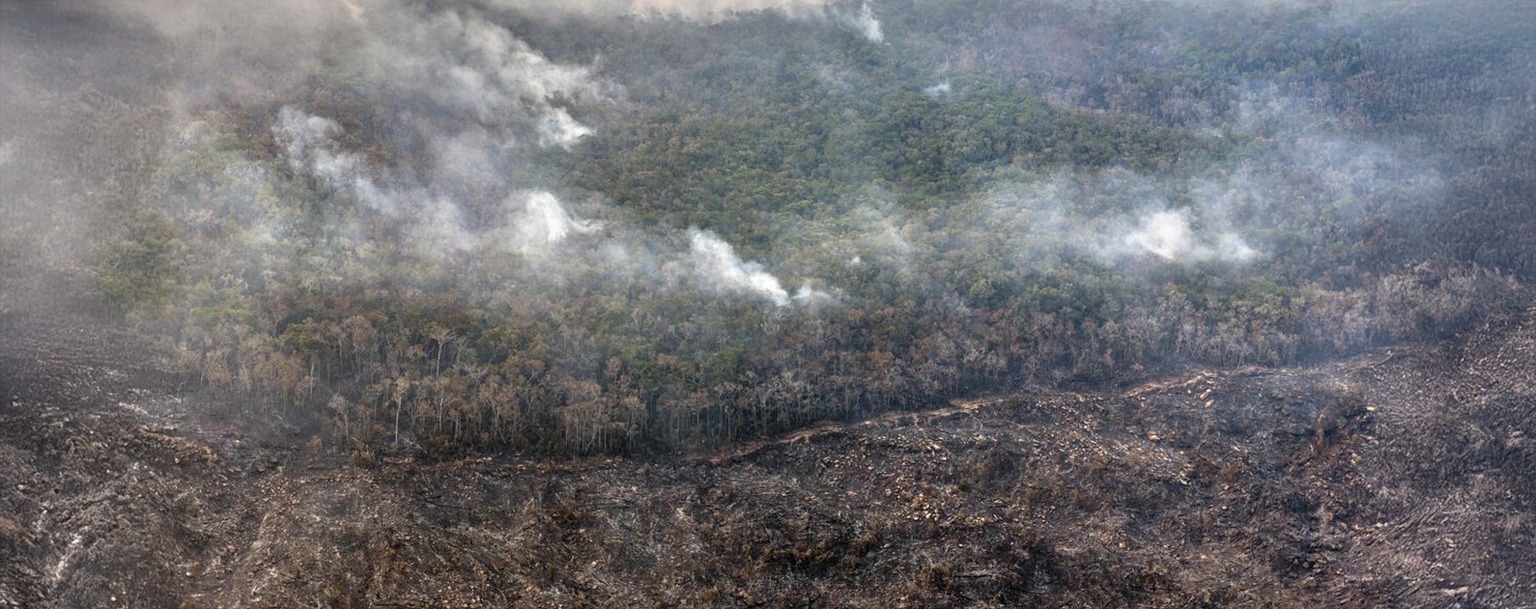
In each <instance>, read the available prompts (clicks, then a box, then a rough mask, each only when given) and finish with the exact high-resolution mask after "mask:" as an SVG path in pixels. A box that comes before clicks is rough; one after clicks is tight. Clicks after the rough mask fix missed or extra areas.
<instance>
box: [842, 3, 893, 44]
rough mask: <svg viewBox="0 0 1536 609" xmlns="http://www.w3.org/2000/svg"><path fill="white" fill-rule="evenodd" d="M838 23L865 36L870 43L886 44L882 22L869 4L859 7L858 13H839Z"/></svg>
mask: <svg viewBox="0 0 1536 609" xmlns="http://www.w3.org/2000/svg"><path fill="white" fill-rule="evenodd" d="M837 16H838V21H840V22H842V23H843V25H845V26H847V27H848V28H850V29H852V30H853V31H854V32H856V33H858V34H859V35H860V36H863V37H864V39H865V40H868V41H870V42H885V33H884V32H882V31H881V29H880V20H879V19H876V18H875V9H873V8H871V7H870V6H869V2H865V3H863V4H860V5H859V10H858V12H855V13H838V15H837Z"/></svg>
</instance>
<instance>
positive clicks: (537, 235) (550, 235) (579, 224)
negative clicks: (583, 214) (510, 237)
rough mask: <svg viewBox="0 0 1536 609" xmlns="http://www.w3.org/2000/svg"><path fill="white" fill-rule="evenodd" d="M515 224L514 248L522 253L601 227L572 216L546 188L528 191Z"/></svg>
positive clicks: (541, 251)
mask: <svg viewBox="0 0 1536 609" xmlns="http://www.w3.org/2000/svg"><path fill="white" fill-rule="evenodd" d="M515 226H516V233H517V247H518V249H519V250H521V251H522V252H523V254H525V255H531V254H541V253H544V252H547V251H549V248H550V247H551V246H553V245H554V244H556V243H559V242H561V241H563V240H565V238H566V237H567V236H569V235H571V234H572V233H576V234H588V233H591V232H594V231H597V230H598V229H601V228H602V225H601V224H600V223H597V222H591V221H586V220H580V219H577V218H575V217H572V216H571V214H570V213H569V212H567V211H565V207H564V206H562V205H561V204H560V200H559V199H557V198H555V195H553V194H551V193H549V192H545V191H538V192H531V193H527V195H526V201H525V202H524V207H523V211H522V213H521V214H520V215H519V216H518V218H517V220H516V223H515Z"/></svg>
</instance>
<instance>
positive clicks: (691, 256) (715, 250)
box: [688, 228, 833, 307]
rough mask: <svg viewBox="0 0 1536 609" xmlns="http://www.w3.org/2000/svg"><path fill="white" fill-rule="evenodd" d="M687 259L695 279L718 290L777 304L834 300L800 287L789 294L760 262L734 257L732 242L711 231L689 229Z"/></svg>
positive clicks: (820, 292)
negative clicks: (792, 293) (792, 294)
mask: <svg viewBox="0 0 1536 609" xmlns="http://www.w3.org/2000/svg"><path fill="white" fill-rule="evenodd" d="M688 245H689V252H688V262H689V264H690V265H691V266H692V267H693V272H694V274H695V275H696V277H697V278H698V280H699V281H700V282H701V283H702V284H703V285H704V286H705V287H707V288H709V289H713V290H716V291H720V292H727V293H736V294H747V295H750V296H756V297H759V298H763V299H765V300H767V301H768V302H771V303H773V305H774V306H777V307H787V306H789V305H790V304H791V303H798V304H802V305H818V304H827V303H831V302H832V301H833V298H832V296H831V295H830V294H827V293H825V292H822V291H820V290H816V289H813V288H811V287H810V286H808V285H806V286H801V287H800V289H798V290H796V291H795V294H794V296H790V294H789V292H788V291H786V290H785V289H784V286H783V285H782V284H780V283H779V278H778V277H774V276H773V275H771V274H769V273H768V272H767V271H765V270H763V265H761V264H759V263H756V262H745V261H742V259H741V258H739V257H737V256H736V252H735V250H734V249H733V248H732V247H731V244H729V243H726V242H725V241H724V240H722V239H720V237H719V236H717V235H715V234H714V233H713V232H710V231H706V230H699V229H697V228H692V229H689V230H688Z"/></svg>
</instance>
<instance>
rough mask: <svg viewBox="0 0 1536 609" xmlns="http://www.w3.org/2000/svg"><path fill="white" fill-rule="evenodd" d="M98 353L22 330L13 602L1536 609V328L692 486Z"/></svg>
mask: <svg viewBox="0 0 1536 609" xmlns="http://www.w3.org/2000/svg"><path fill="white" fill-rule="evenodd" d="M90 327H91V326H90V325H89V318H88V316H83V315H82V316H79V317H74V318H66V319H65V321H63V322H57V323H45V322H42V321H40V320H39V319H38V318H35V317H30V316H27V315H24V314H21V313H17V312H14V311H13V312H9V313H6V314H4V315H3V316H0V330H3V336H4V337H5V338H4V341H5V342H4V345H5V348H4V350H3V353H0V371H3V374H0V389H3V390H4V392H5V396H4V397H5V400H4V404H3V406H0V489H3V491H0V565H3V566H0V606H9V607H75V606H135V607H175V606H180V607H294V606H322V607H508V606H539V607H619V606H688V607H692V606H729V607H758V606H761V607H778V606H820V607H902V606H905V607H958V606H967V607H973V606H974V607H989V606H990V607H1005V606H1038V607H1083V606H1095V607H1129V606H1137V607H1319V606H1399V607H1444V606H1463V607H1523V606H1530V605H1531V604H1532V603H1533V602H1536V588H1533V587H1532V584H1530V583H1529V579H1528V578H1527V577H1526V576H1525V570H1526V569H1525V568H1522V565H1525V566H1528V565H1530V564H1531V563H1532V561H1533V560H1536V533H1533V528H1532V525H1533V523H1536V519H1533V517H1532V515H1531V514H1532V513H1531V506H1532V500H1533V499H1536V483H1533V482H1532V480H1533V479H1536V478H1533V476H1532V473H1533V471H1536V470H1533V466H1536V444H1532V442H1531V440H1530V438H1531V437H1532V436H1533V434H1536V429H1533V428H1532V427H1533V425H1536V423H1533V421H1536V417H1533V416H1532V410H1533V408H1536V402H1533V399H1532V398H1533V396H1536V383H1533V382H1532V381H1531V380H1530V379H1531V375H1530V374H1529V372H1528V371H1530V370H1533V369H1536V324H1533V323H1532V322H1531V316H1530V315H1529V314H1525V315H1517V316H1513V317H1510V318H1506V319H1501V320H1496V321H1492V322H1489V323H1488V324H1486V325H1485V326H1484V327H1481V328H1479V329H1477V330H1475V331H1473V332H1471V333H1469V334H1468V335H1467V336H1465V337H1463V338H1459V339H1456V340H1452V341H1449V342H1447V343H1445V344H1443V345H1439V346H1423V347H1415V346H1405V347H1399V348H1397V350H1396V351H1393V352H1391V353H1390V354H1389V353H1387V352H1378V353H1372V354H1368V355H1367V356H1365V357H1363V358H1359V359H1356V360H1351V361H1347V362H1342V363H1338V364H1334V365H1326V366H1321V367H1315V368H1305V369H1265V368H1254V367H1248V368H1242V369H1233V370H1200V371H1194V372H1192V373H1190V374H1188V375H1185V376H1181V377H1177V378H1170V379H1165V380H1162V381H1158V382H1155V383H1149V384H1146V385H1142V386H1139V387H1136V388H1132V389H1129V390H1125V391H1120V392H1104V393H1083V394H1077V393H1047V394H1034V395H1014V396H1005V397H998V398H993V399H988V400H979V401H972V402H966V403H959V404H956V405H953V406H952V407H949V408H943V409H937V410H931V411H927V412H919V413H902V414H888V415H885V416H882V417H880V418H877V419H874V420H871V421H866V422H863V423H855V424H847V425H834V424H826V425H822V426H818V427H813V428H809V429H807V430H804V431H801V432H799V433H796V434H793V435H791V436H788V437H785V438H783V439H781V440H778V441H768V442H760V443H756V444H752V445H747V446H743V447H741V448H739V449H737V450H734V451H726V452H723V453H720V454H715V455H700V456H698V457H697V458H692V459H668V460H630V459H614V458H605V459H586V460H566V461H529V460H523V459H519V458H517V457H516V456H513V455H508V456H505V457H502V458H479V459H473V460H465V461H458V462H445V463H422V462H415V461H410V460H398V459H396V460H390V459H382V460H377V461H375V462H372V463H369V464H366V465H355V464H344V463H341V462H340V461H341V459H340V458H339V457H335V456H330V455H326V454H323V453H321V452H317V451H316V450H315V449H316V446H315V445H314V444H313V443H310V442H307V437H308V436H307V435H305V434H304V433H296V432H297V428H295V427H292V426H289V425H286V424H279V423H273V424H270V425H267V426H265V427H250V426H244V427H241V426H237V425H235V424H234V423H231V422H229V421H226V420H221V419H215V418H211V417H208V416H205V415H204V414H201V413H203V412H204V411H205V410H206V409H207V408H208V407H210V406H212V405H205V404H204V405H200V404H198V403H197V402H196V400H195V399H194V398H186V397H184V396H180V395H178V394H177V390H176V387H175V385H174V383H173V382H171V381H172V380H173V379H168V378H167V377H164V376H162V375H158V374H157V373H155V372H154V371H153V365H152V362H153V358H146V357H142V356H139V357H130V356H131V355H134V354H136V353H138V350H140V349H142V347H140V346H138V345H136V344H134V343H132V342H131V339H130V337H128V336H125V335H120V334H112V333H103V332H96V331H90V330H86V331H82V329H83V328H90ZM130 363H131V365H130Z"/></svg>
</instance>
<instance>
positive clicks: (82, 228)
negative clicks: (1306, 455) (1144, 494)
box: [0, 0, 1536, 456]
mask: <svg viewBox="0 0 1536 609" xmlns="http://www.w3.org/2000/svg"><path fill="white" fill-rule="evenodd" d="M161 4H163V3H160V2H155V1H146V2H140V3H125V4H123V5H122V6H120V7H116V8H113V9H110V10H109V9H103V8H87V7H82V6H80V5H78V4H75V3H36V4H21V3H9V4H4V5H0V6H3V10H4V11H5V13H6V18H5V21H6V22H7V24H6V25H5V26H0V27H4V28H5V29H4V33H3V35H0V47H3V50H4V52H5V53H4V55H5V57H7V59H6V60H4V61H3V62H0V69H3V70H4V77H5V78H4V79H5V81H6V82H7V83H8V84H9V83H14V86H8V87H7V90H6V91H5V92H0V102H3V105H0V109H3V111H4V112H5V116H4V118H5V119H6V120H5V121H0V166H3V167H4V171H3V172H0V191H3V192H4V193H5V194H4V196H5V197H6V202H5V204H6V209H5V214H6V219H7V225H6V227H5V228H4V229H3V230H4V234H3V237H4V238H3V240H0V256H3V257H4V258H3V260H4V263H5V264H6V265H7V267H9V268H10V269H12V272H29V273H43V272H49V273H62V274H66V275H68V274H75V275H82V276H87V277H90V278H91V282H92V285H93V286H94V289H95V290H97V291H98V292H99V296H100V298H101V299H102V300H103V302H106V303H108V304H110V305H111V306H112V307H114V308H115V309H116V310H117V311H119V312H121V313H122V314H124V315H126V316H128V317H129V318H130V319H132V320H133V321H134V322H135V323H138V324H141V325H142V326H143V327H144V328H146V329H149V330H152V331H154V332H156V333H158V334H160V335H162V336H163V337H164V340H165V341H166V343H167V345H169V346H170V348H171V349H172V350H173V351H174V352H175V353H177V354H179V355H178V356H179V359H180V361H179V362H178V365H179V366H180V367H182V369H184V370H185V371H186V373H187V374H188V375H189V378H195V379H197V380H198V382H200V383H202V384H204V385H205V386H206V387H207V388H208V389H209V391H211V392H213V394H214V395H217V396H220V400H221V401H225V402H228V403H234V404H241V405H246V406H245V407H246V408H249V409H252V410H253V411H254V412H257V413H264V414H270V415H271V416H280V417H287V418H295V419H298V420H306V421H313V422H315V423H317V424H318V425H319V426H320V429H321V430H322V431H321V435H322V437H323V438H324V440H325V441H326V442H327V443H328V445H330V446H333V447H335V449H336V450H338V451H341V452H347V453H351V454H355V455H359V456H367V455H370V454H373V453H374V452H376V451H379V450H407V451H413V450H420V451H425V452H427V453H430V454H435V455H453V454H461V453H463V452H465V451H477V450H504V449H516V450H522V451H528V452H535V453H557V454H567V453H590V452H614V451H677V450H689V449H694V448H699V447H706V446H710V445H714V444H718V443H721V442H728V441H732V440H736V439H741V438H746V437H754V436H759V435H763V434H770V433H776V432H780V431H783V430H787V429H792V428H795V427H797V426H802V425H805V424H808V423H811V422H814V421H817V420H824V419H847V418H852V417H858V416H864V415H867V414H869V413H871V412H875V411H881V410H887V409H901V408H917V407H922V406H924V405H928V404H934V403H937V402H939V401H941V400H945V399H948V398H953V397H957V396H964V395H975V394H979V393H986V392H995V391H1002V390H1008V389H1015V388H1020V387H1027V386H1047V387H1054V386H1069V385H1105V384H1114V383H1119V382H1125V381H1128V380H1133V379H1137V378H1142V377H1145V376H1146V375H1150V374H1155V373H1157V372H1158V371H1159V370H1168V369H1172V368H1175V367H1179V366H1186V365H1198V364H1234V363H1263V364H1271V365H1283V364H1291V363H1298V362H1307V361H1315V360H1316V359H1318V358H1324V357H1331V356H1336V355H1340V354H1348V353H1352V352H1356V351H1358V350H1361V349H1364V348H1368V347H1371V346H1375V345H1380V344H1385V343H1388V342H1391V341H1398V340H1406V339H1416V338H1423V337H1428V336H1434V335H1436V334H1437V333H1442V332H1449V331H1455V330H1457V329H1459V328H1461V327H1464V326H1465V325H1466V324H1467V323H1469V322H1470V321H1472V320H1475V319H1477V318H1478V317H1479V316H1481V315H1485V314H1487V313H1489V312H1491V311H1496V310H1498V309H1501V308H1505V307H1510V306H1520V305H1521V302H1520V299H1521V298H1522V296H1523V295H1524V294H1525V293H1526V291H1525V289H1524V288H1523V285H1524V282H1525V281H1527V280H1528V279H1529V278H1530V276H1531V274H1532V273H1533V272H1536V249H1533V247H1532V246H1533V245H1536V244H1533V243H1532V241H1531V239H1532V238H1531V236H1530V235H1532V234H1536V232H1533V230H1532V229H1536V226H1533V224H1536V213H1533V210H1532V209H1531V208H1530V206H1531V204H1532V201H1533V199H1532V197H1531V196H1530V194H1531V193H1532V192H1533V188H1532V187H1533V182H1532V180H1533V172H1536V154H1533V152H1536V148H1533V147H1536V132H1533V126H1536V80H1533V78H1532V75H1533V74H1536V69H1533V68H1536V36H1531V34H1532V31H1533V25H1536V5H1531V4H1529V3H1524V2H1496V1H1488V2H1474V3H1455V4H1452V3H1435V2H1430V3H1416V2H1364V1H1359V2H1349V1H1343V0H1341V1H1337V2H1323V1H1318V2H1301V1H1297V2H1283V1H1270V2H1262V1H1257V0H1254V1H1236V0H1234V1H1230V2H1222V1H1217V0H1210V1H1150V2H1148V1H1132V0H1124V1H1117V0H1105V1H1100V2H1092V3H1080V2H1065V1H1061V2H1058V1H1051V0H1033V1H1030V0H1020V1H995V0H957V1H952V2H922V1H917V0H880V1H870V2H864V3H858V2H841V1H839V2H833V3H831V4H827V5H819V4H815V3H806V2H785V3H780V4H777V5H775V4H773V3H754V4H752V5H751V8H753V9H754V10H745V11H739V12H731V11H722V10H718V9H717V10H703V9H698V8H696V7H695V8H689V6H688V5H686V4H669V3H661V2H657V3H641V4H639V5H637V6H638V7H639V8H638V9H637V10H631V9H628V8H625V7H622V6H619V5H618V3H613V4H611V5H609V4H604V3H601V2H592V3H587V4H577V5H571V6H567V7H565V8H560V9H550V8H547V7H545V8H540V7H538V6H537V4H538V3H525V2H518V1H516V0H482V1H480V2H469V3H465V2H440V1H425V0H374V1H366V0H352V1H343V0H336V1H334V2H329V1H327V2H320V1H310V0H284V1H282V2H277V3H272V4H269V3H255V2H250V3H246V2H236V3H233V4H220V5H218V6H213V5H212V4H209V5H206V6H204V5H199V4H197V3H193V4H191V5H187V6H181V7H180V8H179V9H177V10H174V11H173V10H170V9H169V8H168V6H169V4H167V5H166V6H161ZM722 4H728V3H717V4H716V5H715V6H717V7H718V6H720V5H722ZM13 16H14V17H17V19H14V20H13V19H12V18H11V17H13ZM72 28H73V29H80V30H91V31H96V30H107V31H111V32H113V36H109V37H97V38H95V39H93V40H92V41H91V42H88V43H83V44H80V45H77V46H71V47H69V48H64V47H65V45H64V44H63V43H60V42H57V40H59V38H57V36H54V35H53V34H58V33H61V32H62V33H68V32H70V31H71V29H72ZM65 39H71V38H68V37H66V38H65ZM71 40H74V39H71ZM82 83H85V84H82ZM17 269H20V270H17Z"/></svg>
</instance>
